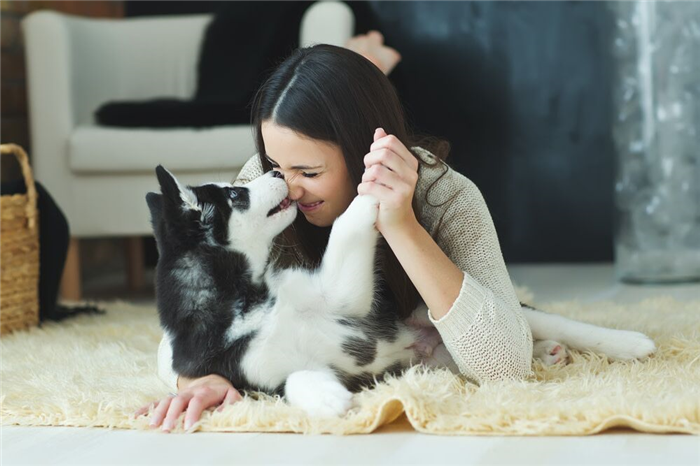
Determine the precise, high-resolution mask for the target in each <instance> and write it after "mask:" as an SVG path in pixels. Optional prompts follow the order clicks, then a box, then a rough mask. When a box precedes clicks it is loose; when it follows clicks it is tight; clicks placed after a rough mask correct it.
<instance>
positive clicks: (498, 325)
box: [428, 170, 532, 383]
mask: <svg viewBox="0 0 700 466" xmlns="http://www.w3.org/2000/svg"><path fill="white" fill-rule="evenodd" d="M444 182H445V183H448V185H449V186H451V187H455V189H454V191H455V193H454V195H453V198H452V200H451V201H450V202H449V203H447V205H448V207H447V208H446V209H445V211H444V217H443V218H442V222H441V223H440V228H439V230H438V233H437V235H436V236H437V237H436V242H437V243H438V245H439V246H440V247H441V249H442V250H443V251H444V252H445V254H446V255H447V256H448V257H449V258H450V259H451V260H452V262H454V264H455V265H457V267H459V268H460V269H461V270H462V272H463V273H464V278H463V280H462V287H461V290H460V293H459V295H458V297H457V299H456V300H455V302H454V303H453V305H452V307H451V308H450V309H449V311H448V312H447V314H446V315H444V316H443V317H442V318H440V319H434V318H433V316H432V315H431V313H430V312H428V317H429V318H430V320H431V321H432V322H433V324H434V325H435V327H436V328H437V330H438V331H439V333H440V335H441V336H442V338H443V341H444V343H445V346H446V348H447V350H448V351H449V352H450V355H451V356H452V358H453V359H454V361H455V362H456V363H457V366H458V367H459V369H460V371H461V372H462V373H463V374H464V375H465V376H467V377H468V378H470V379H472V380H473V381H475V382H477V383H481V382H482V381H485V380H501V379H516V380H522V379H523V378H525V377H527V376H528V375H530V374H531V363H532V333H531V331H530V326H529V325H528V323H527V320H526V319H525V316H524V314H523V312H522V309H521V306H520V303H519V301H518V298H517V296H516V294H515V290H514V288H513V285H512V283H511V281H510V277H509V275H508V271H507V269H506V266H505V262H504V260H503V256H502V254H501V249H500V244H499V242H498V236H497V234H496V229H495V227H494V224H493V221H492V219H491V215H490V213H489V210H488V208H487V207H486V202H485V201H484V198H483V196H482V194H481V192H480V191H479V189H478V188H477V187H476V185H474V183H472V182H471V181H470V180H469V179H467V178H466V177H464V176H462V175H461V174H459V173H458V172H455V171H453V170H449V171H448V173H447V174H446V180H445V181H444ZM448 191H452V190H451V189H448Z"/></svg>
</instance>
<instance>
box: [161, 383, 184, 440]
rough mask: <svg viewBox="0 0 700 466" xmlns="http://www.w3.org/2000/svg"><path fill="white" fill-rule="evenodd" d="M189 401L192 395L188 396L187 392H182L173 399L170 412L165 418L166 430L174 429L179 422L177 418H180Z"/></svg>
mask: <svg viewBox="0 0 700 466" xmlns="http://www.w3.org/2000/svg"><path fill="white" fill-rule="evenodd" d="M189 401H190V396H188V395H187V394H186V393H182V394H180V395H178V396H176V397H175V398H172V399H171V401H170V407H169V408H168V414H166V415H165V419H164V420H163V430H164V431H167V432H170V431H171V430H173V427H175V422H177V418H179V417H180V414H182V412H183V411H184V410H185V408H186V407H187V405H188V404H189Z"/></svg>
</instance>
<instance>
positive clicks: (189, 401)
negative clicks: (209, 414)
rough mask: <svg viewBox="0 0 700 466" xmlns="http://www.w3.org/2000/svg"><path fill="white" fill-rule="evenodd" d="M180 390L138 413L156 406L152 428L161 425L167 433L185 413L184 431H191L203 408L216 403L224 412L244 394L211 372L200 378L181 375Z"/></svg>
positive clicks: (145, 411)
mask: <svg viewBox="0 0 700 466" xmlns="http://www.w3.org/2000/svg"><path fill="white" fill-rule="evenodd" d="M178 385H179V392H178V394H177V395H171V396H169V397H167V398H164V399H162V400H160V401H156V402H154V403H150V404H148V405H146V406H143V407H141V408H140V409H139V410H138V411H137V412H136V416H140V415H141V414H145V413H147V412H148V410H149V409H150V407H151V406H154V405H155V406H156V409H155V411H153V417H152V418H151V422H150V425H151V427H158V426H160V425H161V424H162V430H163V431H164V432H170V431H171V430H172V429H173V427H175V423H176V422H177V419H178V418H179V417H180V414H182V413H183V411H186V414H185V430H188V429H189V428H190V427H192V425H194V423H195V422H197V421H198V420H199V418H200V417H201V415H202V411H204V410H205V409H207V408H211V407H214V406H217V405H221V406H220V407H219V408H218V411H222V410H223V408H224V406H226V405H227V404H233V403H235V402H236V401H238V400H240V399H241V398H242V397H241V394H240V393H239V392H238V390H236V389H235V388H234V386H233V385H232V384H231V382H229V381H228V380H227V379H225V378H224V377H221V376H220V375H216V374H211V375H207V376H204V377H200V378H198V379H184V378H180V383H179V384H178Z"/></svg>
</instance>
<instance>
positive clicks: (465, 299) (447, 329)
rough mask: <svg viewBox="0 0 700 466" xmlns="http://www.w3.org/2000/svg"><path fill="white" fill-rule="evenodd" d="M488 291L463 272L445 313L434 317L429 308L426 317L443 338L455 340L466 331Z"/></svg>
mask: <svg viewBox="0 0 700 466" xmlns="http://www.w3.org/2000/svg"><path fill="white" fill-rule="evenodd" d="M488 293H490V291H489V290H488V289H486V288H484V287H483V286H481V284H480V283H479V282H477V281H476V280H474V279H473V278H472V277H470V276H469V274H468V273H466V272H464V280H462V288H461V289H460V291H459V296H457V299H456V300H455V302H454V303H453V304H452V307H451V308H450V310H449V311H447V314H445V315H444V316H442V317H441V318H440V319H434V318H433V316H432V314H431V313H430V310H428V318H429V319H430V321H431V322H432V323H433V325H435V328H436V329H437V330H438V332H440V335H441V336H442V338H443V340H446V341H455V340H457V339H459V338H461V337H462V336H464V334H465V333H467V330H468V329H469V327H471V326H472V324H473V323H474V320H475V319H476V316H477V314H478V313H479V311H480V310H481V307H482V306H483V305H484V301H485V300H486V298H487V296H488Z"/></svg>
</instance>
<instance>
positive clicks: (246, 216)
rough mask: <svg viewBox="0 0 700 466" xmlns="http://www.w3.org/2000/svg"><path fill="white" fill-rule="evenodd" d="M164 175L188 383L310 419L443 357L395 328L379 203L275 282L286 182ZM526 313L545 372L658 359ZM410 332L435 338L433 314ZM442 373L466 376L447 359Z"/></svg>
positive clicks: (171, 314)
mask: <svg viewBox="0 0 700 466" xmlns="http://www.w3.org/2000/svg"><path fill="white" fill-rule="evenodd" d="M156 174H157V177H158V181H159V183H160V187H161V192H162V194H155V193H149V194H148V195H147V201H148V205H149V208H150V210H151V217H152V222H153V228H154V233H155V237H156V241H157V245H158V251H159V255H160V258H159V262H158V267H157V275H156V290H157V302H158V311H159V315H160V322H161V325H162V327H163V328H164V330H165V332H166V334H167V336H168V337H169V340H170V344H171V348H172V353H173V363H172V364H173V369H174V370H175V372H177V373H178V374H180V375H183V376H186V377H191V378H195V377H201V376H204V375H208V374H219V375H221V376H223V377H226V378H227V379H229V380H230V381H231V382H232V383H233V385H234V386H235V387H236V388H238V389H243V390H262V391H265V392H268V393H277V394H284V395H285V396H286V398H287V400H288V401H289V402H290V403H291V404H292V405H294V406H298V407H301V408H302V409H304V410H305V411H306V412H308V413H309V414H311V415H317V416H331V415H340V414H343V413H344V412H345V411H347V409H349V407H350V405H351V397H352V392H354V391H357V390H359V389H360V388H361V387H362V386H363V385H371V384H372V382H373V379H374V378H375V377H377V378H378V377H379V376H381V375H382V374H385V373H396V372H399V371H401V370H402V369H403V368H405V367H407V366H408V365H410V364H411V362H412V361H417V360H419V359H424V360H425V357H426V356H430V355H431V354H432V353H433V350H437V346H438V343H439V341H440V340H439V338H437V339H436V338H435V335H436V332H433V333H432V335H431V333H430V332H424V331H423V329H418V330H417V329H416V328H415V327H413V326H408V325H407V324H406V323H404V322H402V321H401V320H399V319H398V317H397V313H396V311H395V310H394V309H393V307H392V304H391V302H390V300H387V299H385V298H384V297H383V294H382V292H381V290H380V289H379V287H378V286H377V281H376V276H375V263H374V260H375V249H376V243H377V237H378V232H377V230H376V228H375V227H374V224H375V222H376V218H377V211H378V204H377V201H376V199H374V198H373V197H371V196H358V197H356V198H355V199H354V200H353V202H352V203H351V204H350V206H349V207H348V208H347V210H346V211H345V212H344V213H343V214H342V215H341V216H340V217H338V218H337V219H336V221H335V222H334V223H333V227H332V229H331V234H330V237H329V241H328V246H327V248H326V251H325V253H324V256H323V259H322V262H321V265H320V266H319V268H318V269H317V270H314V271H309V270H304V269H287V270H276V269H275V268H274V267H272V266H271V264H270V253H271V249H272V244H273V239H274V238H275V237H276V236H277V235H278V234H280V233H281V232H282V231H283V230H284V229H285V228H287V227H288V226H289V225H290V224H291V223H292V222H293V220H294V218H295V217H296V215H297V209H296V204H295V203H294V202H291V201H290V199H289V198H288V197H287V194H288V190H287V185H286V183H285V181H284V180H283V179H282V177H281V175H280V174H279V173H277V172H269V173H267V174H265V175H263V176H261V177H259V178H257V179H255V180H253V181H251V182H250V183H248V184H247V185H245V186H240V187H239V186H232V185H230V184H227V183H211V184H204V185H201V186H195V187H191V186H188V187H185V186H182V185H180V184H179V183H178V181H177V179H176V178H175V177H174V176H173V175H172V174H171V173H170V172H168V171H167V170H165V169H164V168H163V167H161V166H159V167H158V168H157V169H156ZM523 312H524V313H525V317H526V318H527V320H528V323H529V324H530V326H531V329H532V333H533V337H534V338H535V339H537V340H540V341H538V342H536V344H535V348H534V356H535V357H537V358H540V359H542V360H543V362H544V363H545V364H553V363H556V362H559V361H560V360H561V359H562V358H565V357H566V345H569V346H570V347H572V348H575V349H579V350H594V351H599V352H602V353H604V354H606V355H608V356H610V357H612V358H617V359H633V358H641V357H644V356H647V355H648V354H650V353H651V352H653V350H654V349H655V347H654V343H653V342H652V341H651V340H650V339H649V338H647V337H646V336H645V335H642V334H641V333H638V332H629V331H624V330H612V329H606V328H602V327H596V326H593V325H589V324H585V323H581V322H575V321H572V320H570V319H566V318H564V317H562V316H558V315H553V314H548V313H545V312H541V311H537V310H535V309H532V308H529V307H528V306H523ZM409 320H411V321H412V324H413V325H414V326H417V327H426V326H429V325H432V324H430V321H429V320H428V319H427V309H426V308H425V307H424V306H423V307H421V308H419V310H417V311H416V313H414V316H413V317H412V318H411V319H409ZM554 340H556V341H554ZM559 342H561V343H559ZM439 346H440V347H441V348H442V351H443V352H446V350H444V345H439ZM442 362H444V363H448V365H449V363H450V362H451V363H452V367H451V368H452V369H453V370H456V366H454V362H452V361H451V360H450V359H449V357H447V358H442Z"/></svg>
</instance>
